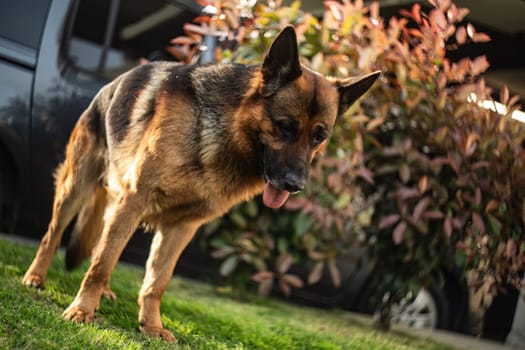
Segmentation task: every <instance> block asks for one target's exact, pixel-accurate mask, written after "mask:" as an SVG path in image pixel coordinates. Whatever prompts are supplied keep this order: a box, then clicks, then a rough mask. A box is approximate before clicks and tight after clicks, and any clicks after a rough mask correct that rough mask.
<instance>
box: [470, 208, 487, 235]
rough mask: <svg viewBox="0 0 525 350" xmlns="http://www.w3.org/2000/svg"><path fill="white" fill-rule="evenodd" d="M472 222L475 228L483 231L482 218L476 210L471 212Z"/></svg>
mask: <svg viewBox="0 0 525 350" xmlns="http://www.w3.org/2000/svg"><path fill="white" fill-rule="evenodd" d="M472 223H473V224H474V227H475V228H477V229H478V231H479V232H480V233H481V232H485V224H484V223H483V219H482V218H481V216H480V215H479V214H478V213H476V212H473V213H472Z"/></svg>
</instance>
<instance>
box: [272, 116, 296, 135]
mask: <svg viewBox="0 0 525 350" xmlns="http://www.w3.org/2000/svg"><path fill="white" fill-rule="evenodd" d="M274 122H275V126H276V127H277V129H278V130H279V132H280V133H281V135H282V136H283V137H284V138H287V139H290V140H293V139H296V138H297V134H298V132H297V122H296V121H295V120H293V119H277V120H275V121H274Z"/></svg>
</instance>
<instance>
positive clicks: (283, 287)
mask: <svg viewBox="0 0 525 350" xmlns="http://www.w3.org/2000/svg"><path fill="white" fill-rule="evenodd" d="M279 287H280V288H281V290H282V291H283V294H284V295H286V296H289V295H290V293H291V292H292V287H290V285H289V284H288V283H286V281H284V280H283V279H280V280H279Z"/></svg>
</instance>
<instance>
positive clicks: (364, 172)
mask: <svg viewBox="0 0 525 350" xmlns="http://www.w3.org/2000/svg"><path fill="white" fill-rule="evenodd" d="M355 174H356V175H357V176H359V177H362V178H363V179H364V180H365V181H366V182H368V183H369V184H371V185H373V184H374V174H373V173H372V172H371V171H370V170H368V169H367V168H365V167H361V168H359V169H357V170H356V171H355Z"/></svg>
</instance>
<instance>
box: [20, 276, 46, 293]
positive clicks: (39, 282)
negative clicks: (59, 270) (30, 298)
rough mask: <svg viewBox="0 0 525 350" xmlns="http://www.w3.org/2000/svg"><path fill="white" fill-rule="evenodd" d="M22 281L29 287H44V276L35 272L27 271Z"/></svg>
mask: <svg viewBox="0 0 525 350" xmlns="http://www.w3.org/2000/svg"><path fill="white" fill-rule="evenodd" d="M22 283H23V284H24V285H26V286H28V287H34V288H39V289H41V288H44V278H43V277H42V276H40V275H37V274H34V273H26V275H25V276H24V278H23V279H22Z"/></svg>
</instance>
